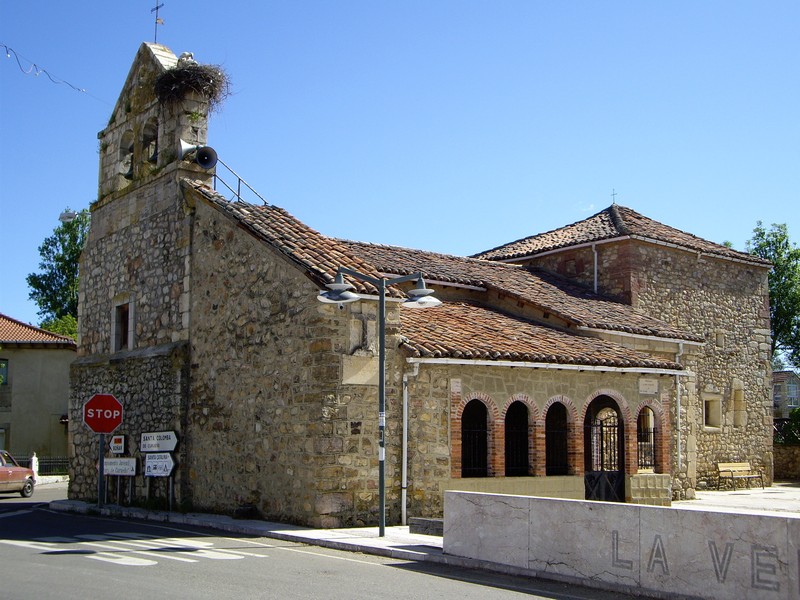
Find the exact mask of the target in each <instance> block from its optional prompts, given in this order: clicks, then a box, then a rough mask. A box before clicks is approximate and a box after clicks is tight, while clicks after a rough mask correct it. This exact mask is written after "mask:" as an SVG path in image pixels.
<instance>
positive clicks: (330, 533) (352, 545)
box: [50, 482, 800, 574]
mask: <svg viewBox="0 0 800 600" xmlns="http://www.w3.org/2000/svg"><path fill="white" fill-rule="evenodd" d="M672 508H673V509H676V510H708V511H715V512H729V513H749V514H773V515H781V516H789V515H792V516H795V517H798V518H800V482H776V483H775V484H774V485H773V486H772V487H768V488H766V489H763V490H762V489H761V488H760V487H759V488H751V489H739V490H736V491H721V492H720V491H703V492H697V498H696V499H695V500H683V501H680V502H673V503H672ZM50 509H51V510H55V511H61V512H74V513H81V514H100V515H103V516H111V517H121V518H126V519H140V520H145V521H157V522H164V523H171V524H175V525H192V526H197V527H208V528H211V529H216V530H219V531H227V532H230V533H239V534H243V535H253V536H261V537H269V538H274V539H278V540H283V541H289V542H297V543H302V544H309V545H313V546H322V547H326V548H334V549H336V550H345V551H350V552H361V553H364V554H374V555H378V556H385V557H390V558H396V559H400V560H413V561H427V562H434V563H439V564H447V565H454V566H461V567H469V568H486V569H490V570H493V571H501V572H506V573H509V574H519V573H518V572H519V570H518V569H513V568H510V567H508V568H506V567H504V566H503V565H498V564H496V563H488V562H485V561H480V560H474V559H469V558H462V557H458V556H452V555H446V554H444V553H443V551H442V542H443V539H442V538H441V537H438V536H432V535H422V534H416V533H411V532H410V531H409V528H408V527H407V526H399V525H398V526H391V527H386V535H385V536H384V537H379V536H378V528H377V527H360V528H350V529H312V528H309V527H301V526H299V525H286V524H283V523H274V522H270V521H261V520H247V519H234V518H232V517H228V516H224V515H211V514H202V513H187V514H182V513H176V512H166V511H148V510H145V509H143V508H133V507H125V506H117V505H106V506H104V507H103V508H102V509H98V508H97V505H96V504H93V503H88V502H82V501H79V500H56V501H54V502H51V503H50Z"/></svg>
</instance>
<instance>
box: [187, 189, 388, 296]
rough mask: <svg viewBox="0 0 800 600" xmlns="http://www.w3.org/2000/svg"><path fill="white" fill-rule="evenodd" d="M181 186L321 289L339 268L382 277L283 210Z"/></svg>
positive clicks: (363, 286) (367, 288)
mask: <svg viewBox="0 0 800 600" xmlns="http://www.w3.org/2000/svg"><path fill="white" fill-rule="evenodd" d="M182 185H183V187H184V189H185V190H190V191H194V192H196V193H197V194H198V195H199V197H200V198H202V199H204V200H205V201H206V202H207V203H208V204H209V205H210V206H213V207H214V208H216V209H217V210H219V211H220V212H222V213H223V214H225V215H227V216H228V217H229V218H231V219H233V220H234V221H236V222H237V223H238V224H239V226H241V227H242V228H244V229H245V230H247V231H249V232H250V233H251V234H253V235H254V236H256V237H257V238H259V239H261V240H263V241H264V242H267V243H268V244H269V245H270V246H272V247H273V248H275V249H276V250H278V251H280V252H282V253H283V254H284V255H285V256H286V257H287V258H289V259H290V260H292V261H293V262H295V263H296V264H297V265H298V266H300V267H302V268H303V270H304V271H305V272H306V273H307V274H308V275H309V276H310V277H311V279H313V280H314V281H315V282H316V283H317V284H318V285H321V286H322V285H325V284H326V283H331V282H332V281H333V280H334V277H335V276H336V271H337V269H338V268H339V267H340V266H344V267H349V268H351V269H353V270H356V271H359V272H360V273H363V274H365V275H368V276H370V277H374V278H376V279H377V278H379V277H380V274H379V273H378V272H377V271H376V270H375V268H374V267H373V266H372V265H371V264H370V263H368V262H365V261H363V260H361V259H360V258H359V257H357V256H353V255H352V254H351V253H350V252H349V250H348V248H347V247H346V246H343V245H342V244H340V243H339V242H338V241H337V240H335V239H333V238H329V237H326V236H324V235H322V234H321V233H319V232H318V231H315V230H313V229H311V228H310V227H309V226H308V225H306V224H305V223H302V222H301V221H299V220H298V219H296V218H295V217H293V216H292V215H290V214H289V213H288V212H287V211H285V210H284V209H282V208H279V207H277V206H272V205H269V204H265V205H263V206H256V205H253V204H248V203H246V202H232V201H228V200H227V199H226V198H224V197H223V196H222V195H220V194H218V193H217V192H216V191H214V190H213V189H211V188H210V187H208V186H207V185H205V184H203V183H201V182H199V181H192V180H189V179H184V180H183V182H182ZM346 279H347V280H348V281H349V282H350V283H352V284H353V286H354V289H355V291H356V292H359V293H362V294H377V293H378V290H377V289H376V288H375V287H374V286H373V285H372V284H370V283H368V282H363V281H360V280H358V279H355V278H346ZM387 295H388V296H396V297H401V296H403V293H402V292H401V291H400V290H398V289H387Z"/></svg>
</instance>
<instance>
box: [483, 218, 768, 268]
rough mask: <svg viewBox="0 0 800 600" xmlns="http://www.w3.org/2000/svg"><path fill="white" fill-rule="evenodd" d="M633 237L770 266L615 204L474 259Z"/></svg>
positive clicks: (503, 257)
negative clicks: (576, 220)
mask: <svg viewBox="0 0 800 600" xmlns="http://www.w3.org/2000/svg"><path fill="white" fill-rule="evenodd" d="M631 236H632V237H637V238H645V239H649V240H654V241H657V242H663V243H667V244H673V245H676V246H680V247H682V248H686V249H687V250H691V251H693V252H703V253H706V254H712V255H715V256H719V257H722V258H729V259H734V260H741V261H745V262H749V263H753V264H758V265H764V266H769V264H770V263H769V262H768V261H765V260H764V259H761V258H759V257H757V256H753V255H752V254H747V253H745V252H739V251H737V250H733V249H732V248H727V247H725V246H722V245H720V244H715V243H714V242H709V241H708V240H704V239H703V238H699V237H697V236H695V235H692V234H691V233H686V232H685V231H681V230H680V229H675V228H674V227H670V226H668V225H664V224H662V223H659V222H658V221H654V220H652V219H649V218H647V217H645V216H644V215H641V214H639V213H637V212H636V211H635V210H632V209H630V208H627V207H625V206H620V205H619V204H613V205H611V206H609V207H608V208H606V209H605V210H602V211H600V212H599V213H597V214H596V215H592V216H591V217H589V218H588V219H584V220H583V221H578V222H577V223H573V224H572V225H567V226H566V227H561V228H559V229H554V230H553V231H548V232H546V233H540V234H537V235H533V236H530V237H526V238H523V239H520V240H517V241H515V242H511V243H509V244H504V245H502V246H498V247H496V248H492V249H491V250H486V251H485V252H480V253H478V254H475V255H473V257H474V258H483V259H487V260H512V259H517V258H522V257H525V256H532V255H536V254H539V253H541V252H548V251H550V250H557V249H560V248H566V247H568V246H577V245H580V244H588V243H592V242H601V241H603V240H609V239H614V238H619V237H631Z"/></svg>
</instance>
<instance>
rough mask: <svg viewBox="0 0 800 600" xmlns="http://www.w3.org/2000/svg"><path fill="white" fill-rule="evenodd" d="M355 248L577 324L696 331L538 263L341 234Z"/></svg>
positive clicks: (399, 269) (664, 333) (680, 334)
mask: <svg viewBox="0 0 800 600" xmlns="http://www.w3.org/2000/svg"><path fill="white" fill-rule="evenodd" d="M339 243H340V244H341V245H342V246H344V247H346V248H347V249H348V251H349V253H350V254H352V255H356V256H359V257H361V258H362V259H363V260H365V261H366V262H369V263H371V264H373V265H374V266H375V268H376V269H378V270H379V271H381V272H383V273H392V274H397V275H408V274H410V273H414V272H415V271H420V272H421V273H422V275H423V276H424V277H425V278H426V279H429V280H438V281H445V282H448V283H457V284H463V285H473V286H478V287H485V288H494V289H496V290H500V291H503V292H506V293H507V294H509V295H513V296H516V297H517V298H520V299H522V300H525V301H527V302H530V303H531V304H533V305H535V306H538V307H540V308H541V309H543V310H545V311H546V312H549V313H551V314H553V315H556V316H558V317H560V318H562V319H564V320H565V321H567V322H569V323H573V324H575V325H578V326H583V327H589V328H595V329H604V330H608V331H620V332H626V333H634V334H638V335H648V336H656V337H663V338H671V339H681V340H689V341H703V338H702V336H697V335H694V334H691V333H689V332H686V331H684V330H681V329H679V328H677V327H673V326H672V325H670V324H669V323H665V322H664V321H661V320H659V319H654V318H653V317H649V316H647V315H644V314H642V313H640V312H638V311H636V309H634V308H633V307H631V306H630V305H627V304H622V303H619V302H615V301H613V300H609V299H607V298H605V297H603V296H599V295H597V294H593V293H592V292H590V291H588V290H587V289H586V288H584V287H581V286H579V285H576V284H574V283H572V282H570V281H568V280H566V279H563V278H561V277H558V276H557V275H552V274H549V273H547V272H545V271H541V270H539V269H532V268H528V267H521V266H519V265H509V264H505V263H498V262H492V261H486V260H479V259H474V258H463V257H460V256H450V255H447V254H438V253H435V252H425V251H422V250H411V249H408V248H397V247H394V246H383V245H378V244H366V243H362V242H351V241H345V240H339Z"/></svg>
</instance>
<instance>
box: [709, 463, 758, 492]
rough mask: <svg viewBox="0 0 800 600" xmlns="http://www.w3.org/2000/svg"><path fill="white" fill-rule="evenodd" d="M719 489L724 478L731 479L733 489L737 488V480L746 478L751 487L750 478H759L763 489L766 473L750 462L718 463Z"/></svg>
mask: <svg viewBox="0 0 800 600" xmlns="http://www.w3.org/2000/svg"><path fill="white" fill-rule="evenodd" d="M717 476H718V478H717V489H719V486H720V483H721V482H722V479H723V478H725V479H730V480H731V483H732V484H733V489H734V490H735V489H736V480H737V479H744V480H746V481H747V487H748V489H749V488H750V480H751V479H758V480H760V481H761V489H764V474H763V473H762V472H761V471H757V470H756V469H754V468H753V467H751V466H750V463H749V462H730V463H717Z"/></svg>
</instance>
